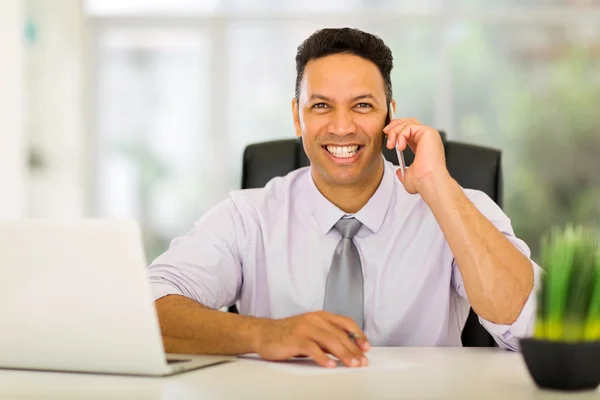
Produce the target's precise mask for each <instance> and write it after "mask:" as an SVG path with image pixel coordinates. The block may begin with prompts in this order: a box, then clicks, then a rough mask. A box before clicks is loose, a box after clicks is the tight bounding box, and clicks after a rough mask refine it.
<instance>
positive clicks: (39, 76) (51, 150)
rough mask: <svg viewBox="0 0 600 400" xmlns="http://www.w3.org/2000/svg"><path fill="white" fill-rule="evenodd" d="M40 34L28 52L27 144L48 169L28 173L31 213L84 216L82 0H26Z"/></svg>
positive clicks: (84, 42)
mask: <svg viewBox="0 0 600 400" xmlns="http://www.w3.org/2000/svg"><path fill="white" fill-rule="evenodd" d="M2 1H3V0H2ZM25 12H26V14H27V16H28V17H29V18H30V20H31V21H32V22H33V23H34V24H35V25H34V26H35V30H36V32H37V34H36V38H35V40H34V41H33V43H31V44H29V45H28V46H27V48H26V53H25V56H26V57H25V63H26V64H25V78H26V90H27V92H26V93H27V118H26V132H27V137H28V143H29V144H30V145H32V146H34V147H35V148H37V149H39V151H40V154H41V155H42V158H43V162H44V166H45V167H44V169H42V170H37V171H36V170H34V171H32V172H31V173H30V174H29V177H28V183H27V195H28V199H29V202H28V207H27V211H26V212H27V214H28V215H30V216H33V217H53V218H64V217H66V218H69V217H78V216H81V215H83V214H85V211H86V210H85V208H86V207H85V206H86V186H85V177H86V167H87V164H86V162H85V147H86V136H85V129H84V124H85V111H86V103H85V92H84V87H85V75H84V74H85V71H86V69H85V66H84V49H85V44H86V40H87V39H86V29H85V25H84V22H85V21H84V18H83V13H82V5H81V0H26V1H25Z"/></svg>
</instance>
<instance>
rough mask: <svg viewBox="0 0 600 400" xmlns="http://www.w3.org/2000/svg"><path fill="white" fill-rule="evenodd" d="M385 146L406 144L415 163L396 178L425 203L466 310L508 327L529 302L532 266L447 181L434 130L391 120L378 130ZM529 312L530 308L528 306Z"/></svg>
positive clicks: (413, 122)
mask: <svg viewBox="0 0 600 400" xmlns="http://www.w3.org/2000/svg"><path fill="white" fill-rule="evenodd" d="M384 132H385V133H386V134H387V135H388V142H387V147H388V148H393V147H394V145H395V144H396V145H397V147H398V149H399V150H404V149H405V148H406V146H410V148H411V149H412V150H413V152H414V153H415V159H414V162H413V164H412V165H411V166H410V168H408V169H407V171H406V173H405V175H404V176H402V174H400V173H398V178H399V179H400V181H401V182H402V184H403V185H404V188H405V189H406V191H407V192H409V193H419V194H420V195H421V197H422V198H423V200H424V201H425V202H426V203H427V204H428V205H429V207H430V209H431V210H432V212H433V214H434V216H435V218H436V220H437V221H438V223H439V225H440V227H441V229H442V231H443V233H444V236H445V238H446V240H447V242H448V244H449V246H450V249H451V250H452V253H453V255H454V258H455V261H456V264H457V265H458V268H459V270H460V273H461V274H462V275H463V279H464V288H465V290H466V294H467V297H468V299H469V302H470V303H471V306H472V307H473V309H474V310H475V312H476V313H477V314H478V315H479V316H480V317H481V318H484V319H486V320H488V321H490V322H492V323H496V324H512V323H514V322H515V321H516V320H517V318H518V317H519V316H520V314H521V313H522V312H524V311H527V312H528V313H529V314H530V315H523V319H529V320H530V319H531V315H532V314H533V312H532V311H531V310H530V309H528V310H524V305H525V304H526V303H527V304H531V301H528V298H529V297H531V296H530V294H531V293H532V288H533V284H534V277H533V275H534V273H533V264H532V262H531V261H530V260H529V259H528V258H527V256H525V255H524V254H523V253H522V252H520V251H519V250H518V249H517V248H516V247H515V246H514V245H513V244H512V243H511V242H510V241H509V240H508V239H507V238H506V236H505V234H503V233H502V232H500V230H498V229H497V228H496V227H495V226H494V224H492V222H490V220H488V219H487V218H486V217H485V216H484V215H483V214H482V213H481V212H480V211H479V210H478V209H477V208H476V207H475V205H474V204H473V203H472V202H471V201H470V200H469V199H468V198H467V197H466V196H465V194H464V192H463V190H462V189H461V188H460V186H459V185H458V183H457V182H456V181H454V179H452V178H451V176H450V174H449V172H448V170H447V168H446V160H445V156H444V145H443V143H442V140H441V138H440V135H439V132H438V131H436V130H435V129H433V128H431V127H427V126H424V125H422V124H421V123H420V122H419V121H417V120H415V119H395V120H393V121H392V122H390V124H388V125H387V126H386V127H385V128H384ZM530 308H531V307H530Z"/></svg>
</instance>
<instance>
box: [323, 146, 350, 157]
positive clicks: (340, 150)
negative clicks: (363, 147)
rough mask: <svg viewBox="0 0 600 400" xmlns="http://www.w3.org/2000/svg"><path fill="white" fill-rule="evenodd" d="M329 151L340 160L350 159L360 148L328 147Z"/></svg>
mask: <svg viewBox="0 0 600 400" xmlns="http://www.w3.org/2000/svg"><path fill="white" fill-rule="evenodd" d="M327 151H329V152H330V153H331V154H333V155H334V156H336V157H338V158H349V157H352V156H353V155H354V154H356V152H357V151H358V146H357V145H354V146H327Z"/></svg>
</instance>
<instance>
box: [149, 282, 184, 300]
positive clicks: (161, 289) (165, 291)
mask: <svg viewBox="0 0 600 400" xmlns="http://www.w3.org/2000/svg"><path fill="white" fill-rule="evenodd" d="M150 291H151V292H152V300H153V301H156V300H158V299H160V298H161V297H165V296H167V295H169V294H179V295H182V296H183V293H181V290H179V289H177V288H176V287H175V286H173V285H171V284H169V283H164V282H150Z"/></svg>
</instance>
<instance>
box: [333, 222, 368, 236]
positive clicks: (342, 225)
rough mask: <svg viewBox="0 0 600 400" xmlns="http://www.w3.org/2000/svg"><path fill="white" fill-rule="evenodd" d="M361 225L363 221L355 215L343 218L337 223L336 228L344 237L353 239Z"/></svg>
mask: <svg viewBox="0 0 600 400" xmlns="http://www.w3.org/2000/svg"><path fill="white" fill-rule="evenodd" d="M361 225H362V223H361V222H360V221H359V220H357V219H356V218H354V217H352V218H342V219H340V220H339V221H338V222H337V223H336V224H335V229H337V231H338V232H339V233H340V234H341V235H342V237H343V238H348V239H352V238H353V237H354V235H355V234H356V232H358V230H359V229H360V226H361Z"/></svg>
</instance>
